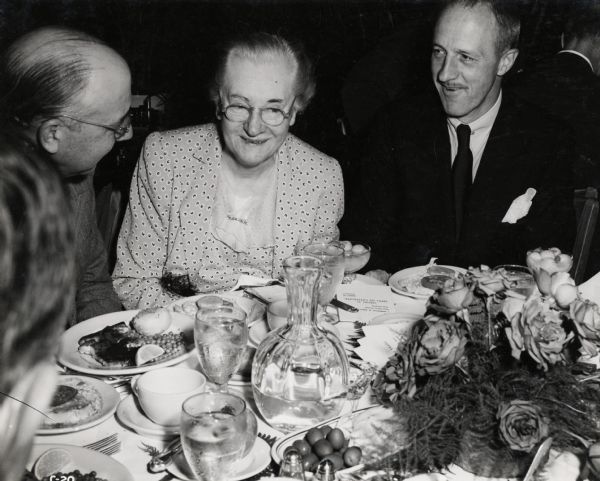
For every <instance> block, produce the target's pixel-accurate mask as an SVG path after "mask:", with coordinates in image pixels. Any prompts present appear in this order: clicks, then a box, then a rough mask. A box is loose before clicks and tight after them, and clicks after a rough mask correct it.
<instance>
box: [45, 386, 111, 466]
mask: <svg viewBox="0 0 600 481" xmlns="http://www.w3.org/2000/svg"><path fill="white" fill-rule="evenodd" d="M101 411H102V396H101V395H100V393H99V392H98V391H97V390H96V388H94V387H93V386H92V385H91V384H90V383H88V382H87V381H86V380H85V379H83V378H81V377H75V376H73V377H70V376H63V377H62V378H61V380H60V381H59V385H58V387H57V389H56V392H55V394H54V398H53V399H52V402H51V404H50V407H49V408H48V409H47V410H46V412H45V414H46V416H47V417H44V419H43V421H42V428H45V429H58V428H64V427H69V426H76V425H77V424H80V423H82V422H84V421H87V420H89V419H91V418H93V417H94V416H96V415H98V414H99V413H100V412H101ZM58 469H60V468H58Z"/></svg>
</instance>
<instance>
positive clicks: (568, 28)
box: [564, 0, 600, 43]
mask: <svg viewBox="0 0 600 481" xmlns="http://www.w3.org/2000/svg"><path fill="white" fill-rule="evenodd" d="M564 33H565V43H569V42H570V41H572V40H575V39H578V38H581V39H582V38H586V37H594V36H600V2H599V1H598V0H585V1H581V0H580V1H578V2H573V5H572V7H571V9H570V10H569V13H568V17H567V23H566V25H565V30H564Z"/></svg>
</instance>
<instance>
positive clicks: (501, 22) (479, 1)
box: [440, 0, 523, 53]
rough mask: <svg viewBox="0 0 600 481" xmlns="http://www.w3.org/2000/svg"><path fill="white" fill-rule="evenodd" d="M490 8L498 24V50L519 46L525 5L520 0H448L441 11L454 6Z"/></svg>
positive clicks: (502, 50) (503, 50)
mask: <svg viewBox="0 0 600 481" xmlns="http://www.w3.org/2000/svg"><path fill="white" fill-rule="evenodd" d="M480 5H481V6H484V7H487V8H489V10H490V12H492V14H493V15H494V18H495V19H496V23H497V24H498V39H497V49H498V52H500V53H503V52H505V51H506V50H508V49H511V48H517V47H518V46H519V35H520V33H521V12H522V8H523V6H522V5H521V3H520V2H519V0H446V1H445V2H444V3H443V4H442V8H441V12H440V15H441V13H443V12H444V11H445V10H447V9H448V8H449V7H452V6H461V7H465V8H474V7H477V6H480Z"/></svg>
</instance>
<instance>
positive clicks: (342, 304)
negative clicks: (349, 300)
mask: <svg viewBox="0 0 600 481" xmlns="http://www.w3.org/2000/svg"><path fill="white" fill-rule="evenodd" d="M330 304H331V305H332V306H333V307H337V308H338V309H343V310H344V311H348V312H358V309H357V308H356V307H354V306H351V305H350V304H346V303H345V302H342V301H340V300H339V299H337V298H336V297H334V298H333V299H332V300H331V302H330Z"/></svg>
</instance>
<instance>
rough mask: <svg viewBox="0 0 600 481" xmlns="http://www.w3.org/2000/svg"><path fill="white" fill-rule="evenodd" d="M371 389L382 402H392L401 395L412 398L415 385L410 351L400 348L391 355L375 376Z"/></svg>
mask: <svg viewBox="0 0 600 481" xmlns="http://www.w3.org/2000/svg"><path fill="white" fill-rule="evenodd" d="M372 389H373V392H374V393H375V395H376V396H377V399H379V400H380V401H381V402H382V403H388V402H392V403H393V402H395V401H396V400H397V399H398V398H400V397H403V396H406V397H408V398H412V397H413V396H414V395H415V393H416V392H417V386H416V383H415V371H414V367H413V362H412V356H411V353H410V352H408V351H407V350H404V349H401V350H400V351H399V352H397V353H396V354H395V355H393V356H392V357H391V358H390V359H389V360H388V362H387V363H386V365H385V366H384V367H383V368H382V369H381V370H380V371H379V372H378V373H377V375H376V376H375V379H374V380H373V385H372Z"/></svg>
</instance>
